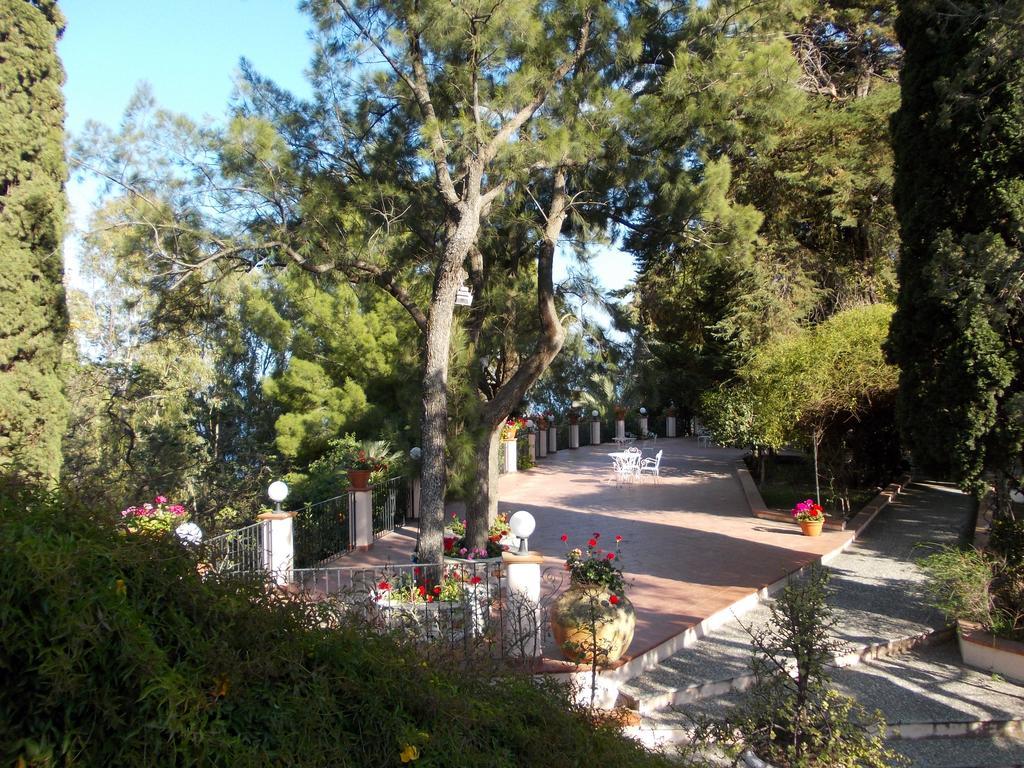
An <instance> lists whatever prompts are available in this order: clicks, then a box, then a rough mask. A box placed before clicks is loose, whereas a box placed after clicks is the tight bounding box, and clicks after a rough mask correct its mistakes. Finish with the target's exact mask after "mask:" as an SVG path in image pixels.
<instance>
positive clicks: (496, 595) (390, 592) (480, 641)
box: [293, 558, 544, 657]
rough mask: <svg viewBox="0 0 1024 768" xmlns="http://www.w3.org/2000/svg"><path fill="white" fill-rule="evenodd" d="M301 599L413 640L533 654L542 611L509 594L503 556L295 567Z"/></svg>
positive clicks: (500, 653) (494, 653)
mask: <svg viewBox="0 0 1024 768" xmlns="http://www.w3.org/2000/svg"><path fill="white" fill-rule="evenodd" d="M293 583H294V585H295V586H297V587H298V589H299V591H300V593H304V594H307V595H310V596H311V597H312V598H314V599H320V600H322V599H323V598H324V597H325V596H326V597H330V598H332V599H333V600H335V601H336V602H337V604H338V605H340V606H341V607H342V608H343V609H344V610H345V611H346V612H349V613H352V614H355V615H357V616H360V617H361V618H363V619H366V620H369V621H370V622H371V623H372V624H373V625H374V626H376V627H378V628H379V629H381V630H383V631H389V632H397V633H399V634H402V635H404V636H406V637H408V638H409V639H411V640H413V641H416V642H424V643H431V644H440V645H442V646H446V647H449V648H462V649H464V650H469V649H470V648H472V649H474V650H482V651H484V652H486V653H488V654H489V655H492V656H498V657H504V656H509V655H520V656H533V655H536V653H537V652H538V651H539V647H538V643H539V642H540V631H541V630H542V629H543V626H541V624H540V622H541V616H542V615H543V614H544V612H543V611H541V609H540V606H538V604H536V603H530V602H528V601H526V600H525V599H523V598H520V597H519V596H518V594H517V593H515V592H510V591H509V590H508V589H507V588H506V586H507V585H506V581H505V573H504V569H503V568H502V564H501V560H500V558H494V559H487V560H475V561H473V560H446V561H445V562H444V564H442V565H438V564H432V565H415V564H409V565H405V564H403V565H384V566H378V567H352V568H304V569H303V568H299V569H295V571H294V572H293Z"/></svg>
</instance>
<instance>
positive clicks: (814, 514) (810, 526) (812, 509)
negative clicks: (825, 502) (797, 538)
mask: <svg viewBox="0 0 1024 768" xmlns="http://www.w3.org/2000/svg"><path fill="white" fill-rule="evenodd" d="M793 517H794V518H796V521H797V522H798V523H800V530H801V531H803V534H804V536H821V527H822V526H823V525H824V524H825V518H826V517H827V515H826V514H825V510H824V509H823V508H822V506H821V505H820V504H819V503H818V502H816V501H815V500H814V499H806V500H804V501H801V502H800V503H799V504H797V505H796V506H795V507H793Z"/></svg>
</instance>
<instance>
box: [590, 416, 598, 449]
mask: <svg viewBox="0 0 1024 768" xmlns="http://www.w3.org/2000/svg"><path fill="white" fill-rule="evenodd" d="M590 444H591V445H600V444H601V422H600V421H599V420H598V419H596V418H595V419H594V420H593V421H592V422H590Z"/></svg>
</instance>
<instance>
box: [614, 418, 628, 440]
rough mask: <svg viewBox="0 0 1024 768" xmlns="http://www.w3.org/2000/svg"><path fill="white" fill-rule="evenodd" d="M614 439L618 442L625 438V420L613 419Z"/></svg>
mask: <svg viewBox="0 0 1024 768" xmlns="http://www.w3.org/2000/svg"><path fill="white" fill-rule="evenodd" d="M615 437H617V438H618V439H619V440H623V439H625V437H626V420H625V419H619V418H617V419H615Z"/></svg>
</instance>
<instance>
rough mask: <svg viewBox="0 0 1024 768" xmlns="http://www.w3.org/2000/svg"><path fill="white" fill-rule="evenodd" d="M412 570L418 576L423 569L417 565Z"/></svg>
mask: <svg viewBox="0 0 1024 768" xmlns="http://www.w3.org/2000/svg"><path fill="white" fill-rule="evenodd" d="M412 572H413V573H414V574H416V575H417V576H419V575H420V574H421V573H423V569H422V568H420V567H418V566H417V567H416V568H413V569H412Z"/></svg>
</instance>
